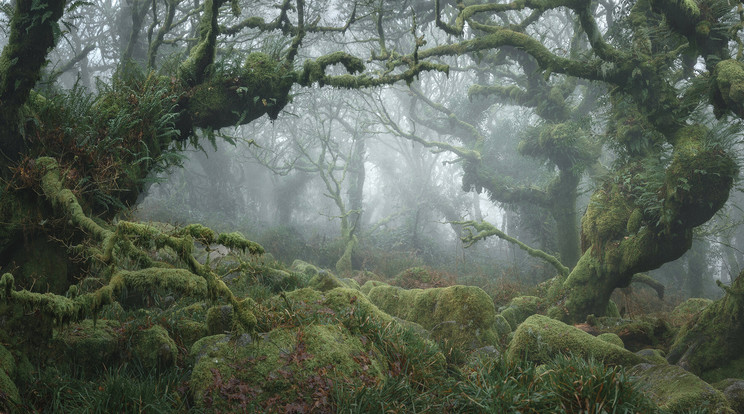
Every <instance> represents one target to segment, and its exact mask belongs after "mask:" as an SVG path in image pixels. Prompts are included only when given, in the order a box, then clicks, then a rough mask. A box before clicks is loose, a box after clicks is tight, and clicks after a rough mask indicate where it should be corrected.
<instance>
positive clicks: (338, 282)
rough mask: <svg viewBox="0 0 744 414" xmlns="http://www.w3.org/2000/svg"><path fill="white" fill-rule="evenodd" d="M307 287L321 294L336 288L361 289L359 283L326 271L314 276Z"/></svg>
mask: <svg viewBox="0 0 744 414" xmlns="http://www.w3.org/2000/svg"><path fill="white" fill-rule="evenodd" d="M307 285H308V287H311V288H313V289H315V290H319V291H321V292H326V291H329V290H331V289H335V288H349V289H356V290H360V289H361V286H359V283H357V281H356V280H354V279H349V278H345V277H344V278H341V277H338V276H336V275H334V274H333V273H331V272H328V271H325V270H321V271H320V273H318V274H317V275H315V276H313V278H312V279H310V282H308V284H307Z"/></svg>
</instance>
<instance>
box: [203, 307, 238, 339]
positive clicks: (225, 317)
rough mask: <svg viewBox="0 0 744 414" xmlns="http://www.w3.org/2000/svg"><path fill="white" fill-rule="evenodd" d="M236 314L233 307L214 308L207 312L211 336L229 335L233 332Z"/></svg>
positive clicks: (208, 328)
mask: <svg viewBox="0 0 744 414" xmlns="http://www.w3.org/2000/svg"><path fill="white" fill-rule="evenodd" d="M234 319H235V312H234V311H233V307H232V306H231V305H222V306H213V307H211V308H209V310H208V311H207V332H209V335H217V334H223V333H227V332H230V331H232V330H233V324H234Z"/></svg>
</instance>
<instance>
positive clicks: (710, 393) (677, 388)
mask: <svg viewBox="0 0 744 414" xmlns="http://www.w3.org/2000/svg"><path fill="white" fill-rule="evenodd" d="M629 373H630V374H631V375H633V376H634V377H635V378H636V383H637V384H638V385H639V386H640V387H641V389H642V390H644V391H645V392H646V394H647V395H648V396H649V397H651V399H652V400H653V401H654V402H655V403H656V404H657V405H658V406H659V408H661V409H662V410H667V411H668V412H671V413H683V412H687V411H688V410H689V409H690V408H691V407H694V408H698V409H707V410H708V412H710V413H729V414H733V411H732V410H731V407H730V406H729V404H728V402H727V401H726V398H725V397H724V396H723V394H722V393H721V392H720V391H718V390H716V389H714V388H713V387H711V386H710V385H708V384H707V383H706V382H705V381H703V380H701V379H700V378H698V377H696V376H695V375H693V374H691V373H689V372H687V371H685V370H684V369H683V368H681V367H679V366H677V365H651V364H639V365H638V366H636V367H633V369H632V370H630V371H629Z"/></svg>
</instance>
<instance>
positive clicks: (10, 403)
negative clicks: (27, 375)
mask: <svg viewBox="0 0 744 414" xmlns="http://www.w3.org/2000/svg"><path fill="white" fill-rule="evenodd" d="M20 402H21V396H20V394H19V393H18V387H17V386H16V385H15V383H14V382H13V381H12V380H11V379H10V376H8V374H6V373H5V371H3V370H1V369H0V408H5V409H11V410H12V409H13V407H15V406H17V405H18V404H19V403H20Z"/></svg>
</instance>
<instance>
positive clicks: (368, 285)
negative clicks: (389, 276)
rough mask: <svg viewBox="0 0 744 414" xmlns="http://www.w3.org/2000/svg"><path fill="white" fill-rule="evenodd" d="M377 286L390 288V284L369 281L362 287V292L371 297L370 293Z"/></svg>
mask: <svg viewBox="0 0 744 414" xmlns="http://www.w3.org/2000/svg"><path fill="white" fill-rule="evenodd" d="M377 286H390V285H389V284H388V283H385V282H380V281H379V280H368V281H366V282H364V284H363V285H362V288H361V291H362V293H364V294H365V295H369V292H370V291H371V290H372V289H374V288H376V287H377Z"/></svg>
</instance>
